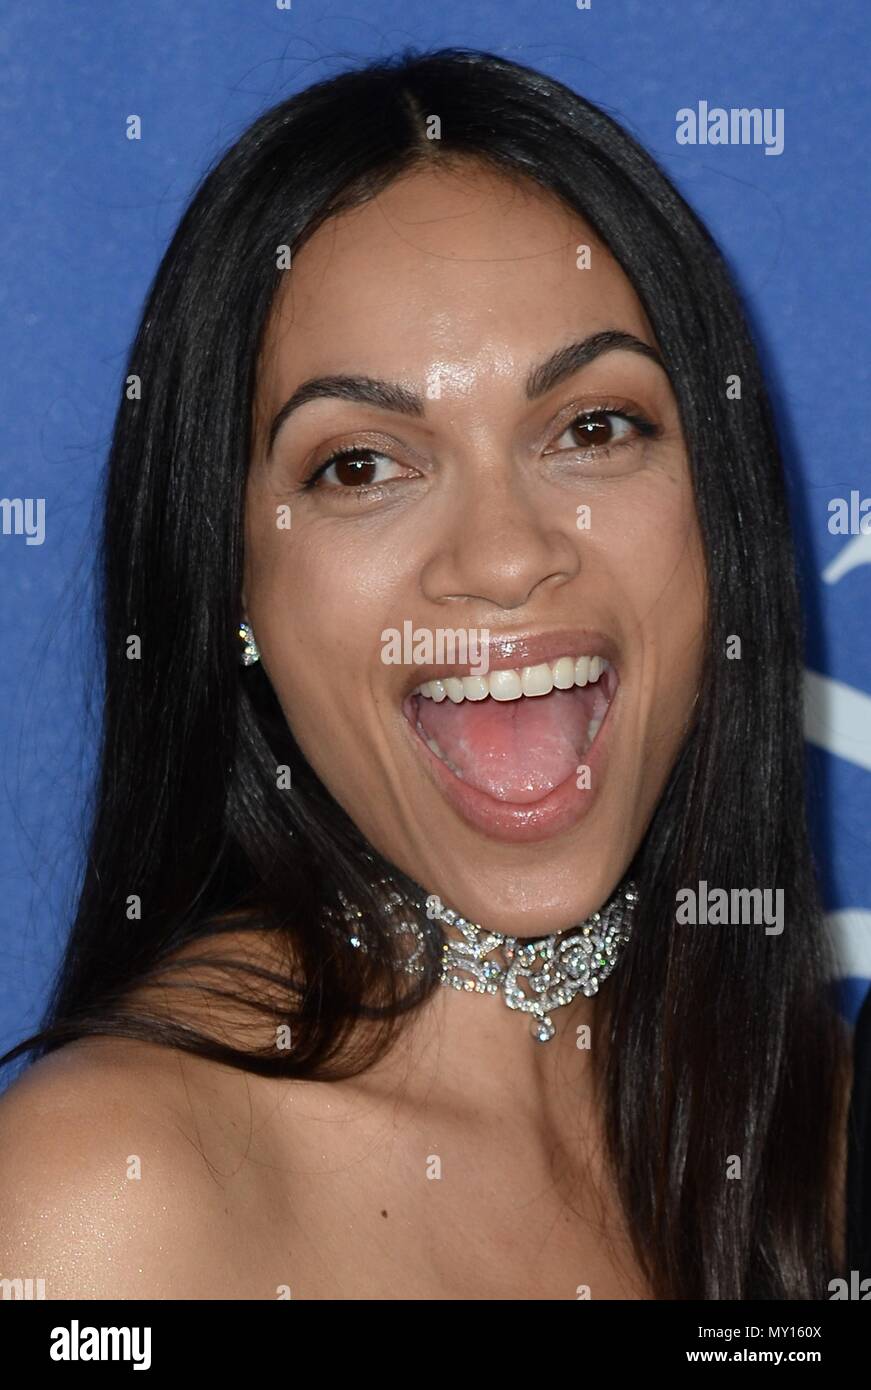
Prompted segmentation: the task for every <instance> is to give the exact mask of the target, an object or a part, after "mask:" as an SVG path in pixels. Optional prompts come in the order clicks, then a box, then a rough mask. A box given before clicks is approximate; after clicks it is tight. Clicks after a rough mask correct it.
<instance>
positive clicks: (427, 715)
mask: <svg viewBox="0 0 871 1390" xmlns="http://www.w3.org/2000/svg"><path fill="white" fill-rule="evenodd" d="M617 686H618V678H617V672H616V670H615V668H614V666H613V664H612V663H611V662H610V661H608V660H607V659H606V658H605V657H603V656H601V655H598V654H595V653H593V654H590V653H583V654H574V653H566V654H565V655H562V656H559V657H557V658H556V659H555V660H553V661H548V662H542V663H540V664H538V665H535V666H523V667H516V668H511V669H503V670H495V671H490V672H489V674H488V675H485V676H454V677H451V676H447V677H443V678H441V679H438V680H430V681H426V682H424V683H423V684H422V685H419V686H418V687H417V688H416V689H415V690H413V691H412V692H411V694H410V695H409V696H408V697H407V699H406V701H405V704H404V706H403V711H404V713H405V716H406V718H407V719H408V721H409V723H410V724H411V725H412V727H413V728H414V729H415V731H416V733H417V735H418V736H419V738H420V739H421V740H422V741H423V742H424V743H425V744H426V746H427V748H428V749H429V750H430V752H431V753H432V754H433V755H434V757H435V758H437V759H438V760H439V761H440V762H441V763H443V764H444V766H445V767H446V768H447V769H448V770H449V771H450V772H451V773H452V774H453V776H454V777H455V778H457V779H458V780H459V781H461V782H462V783H464V784H465V785H466V786H467V787H470V788H474V789H475V790H476V791H478V792H481V793H483V794H484V795H485V796H487V797H490V798H492V799H493V800H494V801H497V802H502V803H503V804H505V805H506V808H507V807H509V806H515V807H517V808H518V809H520V808H522V807H531V806H533V805H534V804H535V803H538V802H540V801H542V800H543V799H544V798H545V797H548V796H550V794H551V793H552V792H554V791H555V790H556V789H557V788H558V787H562V786H565V785H566V784H567V783H569V782H570V781H571V783H572V786H573V787H574V783H575V778H576V776H577V774H578V770H579V768H580V767H582V766H584V765H585V764H587V763H588V761H589V757H590V756H591V754H592V750H593V748H594V745H595V743H596V739H597V737H598V734H599V730H600V729H601V727H602V724H603V723H604V721H605V719H606V716H607V713H608V709H609V707H610V704H611V701H612V699H613V697H614V694H615V692H616V690H617ZM577 785H578V786H580V785H581V783H580V782H578V783H577Z"/></svg>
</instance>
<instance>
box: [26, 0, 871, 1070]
mask: <svg viewBox="0 0 871 1390" xmlns="http://www.w3.org/2000/svg"><path fill="white" fill-rule="evenodd" d="M286 2H287V0H186V3H185V4H183V5H180V4H179V3H178V0H84V3H78V2H77V0H67V3H66V4H64V5H63V6H62V7H58V6H42V5H33V4H30V3H26V0H6V3H5V5H4V7H3V11H2V15H0V63H2V80H0V141H2V148H0V177H2V209H3V216H2V219H0V249H2V264H3V275H2V280H0V298H2V306H3V313H2V322H0V355H2V372H0V401H2V410H0V419H2V431H3V439H2V454H0V468H2V474H0V478H2V481H0V494H2V497H3V498H5V499H9V502H10V503H12V504H14V503H15V499H18V501H19V502H20V503H21V506H20V507H18V506H17V504H16V505H9V506H5V507H3V508H2V512H0V522H2V531H0V581H2V594H3V603H2V605H0V653H2V657H0V708H2V711H3V725H2V736H0V737H2V742H0V1047H8V1046H10V1045H11V1043H12V1042H13V1041H15V1040H17V1039H18V1038H19V1037H20V1036H21V1035H22V1034H23V1032H24V1031H25V1030H29V1029H31V1028H32V1027H34V1026H35V1024H36V1022H37V1020H38V1016H39V1013H40V1010H41V1007H42V1005H43V1002H44V999H45V994H46V989H47V986H48V982H49V980H50V978H51V973H52V970H53V968H54V966H55V964H56V962H57V957H58V953H59V950H60V947H61V945H62V942H63V939H64V937H65V934H66V932H67V930H68V926H69V922H70V918H71V913H72V910H73V907H74V902H75V889H76V883H77V876H78V873H79V870H80V863H81V856H82V853H83V843H82V829H83V826H82V805H83V799H84V796H85V792H86V788H87V783H88V776H89V773H90V769H91V765H92V759H93V749H94V739H95V732H96V731H95V730H94V729H93V727H91V726H89V725H88V723H87V722H86V721H85V718H84V708H85V707H84V702H83V692H84V687H85V681H86V680H87V678H88V676H89V672H90V670H91V668H92V665H93V643H92V638H91V630H90V623H91V620H92V601H93V596H92V591H91V587H90V583H89V567H90V564H91V560H92V556H93V551H94V542H95V537H96V534H97V514H96V511H95V500H96V494H97V487H98V483H99V478H100V472H101V469H102V467H103V464H104V460H105V455H106V449H107V445H108V440H109V431H110V427H111V419H112V409H113V405H114V402H115V400H116V399H117V394H118V390H119V383H120V379H121V374H122V366H123V362H124V356H125V352H126V349H127V346H128V344H129V341H130V339H131V336H132V334H133V331H134V327H135V323H136V318H137V314H138V311H139V309H140V306H141V303H142V298H143V295H144V292H145V289H146V287H147V284H148V282H149V280H150V277H151V275H152V273H153V271H154V268H155V266H156V264H157V262H158V260H159V258H160V256H161V254H162V252H163V250H164V248H165V246H166V243H167V241H168V239H169V237H170V235H171V233H172V230H173V228H174V226H175V224H176V222H177V220H178V218H179V217H180V215H181V213H182V210H183V208H184V205H185V203H186V201H187V198H188V196H189V194H190V193H191V191H192V189H193V187H194V184H195V182H196V180H197V178H198V176H199V175H200V174H201V173H202V171H203V169H204V167H205V165H206V164H207V163H208V162H209V161H210V160H211V159H212V158H213V156H214V155H215V154H217V153H218V152H219V151H221V150H222V149H223V148H225V147H226V146H227V145H228V144H229V143H231V142H232V141H233V139H235V137H236V136H237V135H238V134H239V133H240V132H241V131H242V129H243V128H244V127H245V126H246V125H247V124H248V123H249V122H250V121H251V120H252V119H254V117H255V116H257V115H258V114H259V113H260V112H261V111H262V110H263V109H264V108H265V107H267V106H269V105H271V104H273V103H274V102H276V101H278V100H280V99H282V98H284V97H285V96H287V95H289V94H290V93H291V92H293V91H296V90H298V89H299V88H300V87H303V86H306V85H308V84H309V83H310V82H312V81H315V80H316V79H318V78H320V77H323V76H327V75H330V74H332V73H334V72H336V71H339V70H340V69H341V68H343V67H344V66H346V65H347V64H348V63H349V62H354V61H358V60H363V59H368V58H371V57H376V56H382V57H383V56H386V55H387V54H389V53H392V52H394V51H395V50H396V49H397V48H400V47H403V46H405V45H407V44H410V43H411V44H414V45H415V46H417V47H420V48H429V47H433V46H443V45H446V44H462V45H466V46H470V47H477V48H485V49H489V50H491V51H494V52H496V53H501V54H504V55H505V56H507V57H511V58H515V59H517V60H518V61H521V62H526V63H528V64H530V65H532V66H534V67H539V68H541V69H543V70H544V71H545V72H548V73H550V74H551V75H553V76H554V77H557V78H559V79H561V80H562V81H563V82H566V83H567V84H568V85H570V86H572V87H573V88H575V90H577V91H579V92H581V93H582V94H583V95H585V96H587V97H589V98H591V99H592V100H593V101H595V102H598V103H599V104H600V105H602V106H604V107H606V108H607V109H608V110H609V111H611V112H612V114H614V115H615V116H616V117H617V118H618V119H620V120H621V121H622V122H623V123H624V124H625V125H626V126H627V127H628V128H629V129H630V130H631V131H632V132H633V133H634V134H635V135H636V136H637V137H638V138H639V139H640V140H641V141H642V142H643V143H644V144H645V145H646V146H647V148H648V149H650V150H651V152H652V153H653V154H654V155H655V156H656V157H657V158H658V160H659V161H660V162H661V164H662V165H663V166H664V168H665V169H666V171H667V172H668V173H669V174H670V175H671V177H672V178H673V179H674V180H675V182H676V183H677V185H678V187H679V188H680V189H681V191H682V192H683V193H684V195H685V196H686V197H687V199H688V200H689V202H690V203H691V204H692V205H693V206H694V207H695V208H696V209H697V211H698V212H699V213H700V214H701V215H702V217H703V218H704V219H705V220H706V222H707V224H708V226H709V227H710V229H711V231H712V233H713V235H714V236H715V238H716V239H717V241H718V242H719V244H720V245H721V247H722V248H723V250H724V251H725V253H726V255H727V257H728V259H729V261H730V263H731V264H732V266H733V268H735V270H736V274H737V277H738V280H739V283H740V285H741V286H742V288H743V290H744V292H745V294H746V296H747V298H748V299H749V303H750V308H751V313H752V316H753V320H754V323H755V326H756V330H757V333H758V335H759V337H760V339H761V343H762V348H763V354H764V359H765V362H766V365H767V368H768V373H769V380H770V383H771V387H772V391H773V394H774V399H775V403H776V409H777V413H778V417H779V423H780V426H781V430H782V433H783V440H784V446H785V451H786V457H787V461H788V465H789V469H790V475H791V478H792V480H793V507H794V515H795V521H796V528H797V534H798V541H799V550H800V562H801V567H802V579H803V584H804V588H805V595H806V602H807V609H808V640H807V666H808V681H807V736H808V751H809V758H810V762H811V770H812V774H813V783H814V810H813V814H814V820H815V826H816V842H817V845H818V848H819V855H820V862H821V870H822V877H823V884H824V890H825V897H826V907H827V910H828V911H829V913H830V914H831V918H832V921H833V924H834V927H835V930H836V932H837V939H838V942H839V950H840V953H841V976H842V979H843V981H844V983H843V985H842V999H843V1004H844V1008H845V1011H846V1012H848V1013H850V1014H854V1013H855V1011H856V1010H857V1008H858V1005H859V1003H860V1001H861V998H862V996H863V994H864V991H865V990H866V988H867V987H868V983H869V979H871V867H869V866H871V815H869V809H871V644H869V625H868V617H867V615H868V611H869V607H871V534H868V535H863V534H862V532H861V529H860V528H859V524H858V522H859V518H860V517H861V516H862V515H863V513H862V512H861V510H860V508H861V504H862V502H863V501H864V500H866V499H871V464H869V438H871V391H869V356H868V352H867V336H868V322H869V303H868V300H869V294H868V286H869V283H871V266H869V246H871V240H869V236H868V231H867V228H868V221H869V211H871V207H869V203H871V196H869V194H871V181H869V174H868V163H867V147H866V144H867V142H866V140H865V138H864V132H866V131H867V129H868V122H869V117H871V100H869V93H871V77H869V65H868V63H867V62H863V61H857V59H858V58H860V56H861V55H862V54H863V53H865V54H867V52H868V42H869V38H871V8H869V6H868V4H867V0H834V3H833V0H800V3H796V0H728V3H723V0H590V4H589V6H588V7H586V8H581V7H580V5H579V4H576V3H575V0H537V3H534V4H530V3H519V2H518V0H499V3H487V2H486V0H475V3H474V4H473V5H467V4H462V3H461V2H460V0H443V3H441V4H439V5H430V4H425V3H421V0H365V3H364V2H363V0H341V2H339V0H336V2H335V3H334V2H333V0H324V2H323V3H316V2H315V0H292V4H291V5H289V7H287V8H285V4H286ZM582 3H583V0H581V4H582ZM700 102H706V103H707V107H708V109H709V111H713V109H714V108H716V107H722V108H726V109H730V108H739V107H759V108H762V109H766V108H767V109H769V110H770V111H771V112H772V113H776V112H777V111H781V112H782V121H783V148H782V151H780V152H779V153H772V154H767V153H766V149H765V146H764V145H763V144H756V145H754V144H738V143H735V144H715V143H710V142H709V143H706V144H701V143H697V144H683V143H679V142H678V140H677V132H678V129H679V127H680V125H681V124H682V123H683V122H682V120H680V119H678V115H677V113H678V112H679V111H680V110H681V109H683V108H691V109H692V110H693V111H695V112H698V109H699V103H700ZM130 115H138V116H139V117H140V118H141V121H142V138H141V139H140V140H130V139H128V138H127V118H128V117H129V116H130ZM772 148H776V146H772ZM851 495H852V500H853V518H852V521H853V530H852V531H849V530H848V531H846V532H844V533H838V532H837V531H835V530H833V529H832V525H831V524H830V523H832V524H833V523H834V513H833V512H832V511H831V510H830V509H831V508H832V507H833V506H837V499H843V502H844V504H845V508H847V507H848V506H849V503H850V500H851ZM39 499H44V531H43V530H42V529H41V527H40V509H39ZM28 503H29V507H30V509H28V505H27V504H28ZM0 506H2V503H0ZM867 514H868V516H869V526H871V502H869V504H868V509H867ZM849 524H850V518H849V516H848V517H847V525H848V526H849Z"/></svg>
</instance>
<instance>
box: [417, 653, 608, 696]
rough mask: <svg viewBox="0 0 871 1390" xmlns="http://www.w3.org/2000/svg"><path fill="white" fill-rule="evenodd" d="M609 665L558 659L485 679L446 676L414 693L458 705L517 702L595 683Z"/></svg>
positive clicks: (593, 659)
mask: <svg viewBox="0 0 871 1390" xmlns="http://www.w3.org/2000/svg"><path fill="white" fill-rule="evenodd" d="M609 665H610V663H609V662H607V661H606V660H605V658H604V657H603V656H578V657H574V656H561V657H558V658H557V660H556V661H550V662H543V663H542V664H541V665H540V666H521V667H518V668H516V669H515V670H510V671H491V672H490V673H489V675H486V676H447V677H446V678H445V679H444V680H435V681H426V682H425V684H424V685H419V686H418V688H417V690H416V691H415V692H414V694H416V695H423V696H425V698H426V699H427V700H435V701H436V703H438V702H439V701H441V700H444V699H445V697H447V698H448V699H449V700H453V702H454V704H455V705H458V704H459V703H460V701H461V700H486V698H487V696H488V695H492V696H493V699H494V700H519V699H520V697H521V696H522V695H549V694H550V692H551V691H552V690H553V689H554V687H556V689H557V690H570V689H571V687H572V686H573V685H588V684H589V683H590V682H591V681H597V680H598V679H599V677H600V676H601V674H602V672H603V671H607V670H608V668H609Z"/></svg>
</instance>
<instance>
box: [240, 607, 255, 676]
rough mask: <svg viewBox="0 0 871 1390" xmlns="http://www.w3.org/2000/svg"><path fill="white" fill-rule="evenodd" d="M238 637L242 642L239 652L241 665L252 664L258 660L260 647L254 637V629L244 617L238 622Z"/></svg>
mask: <svg viewBox="0 0 871 1390" xmlns="http://www.w3.org/2000/svg"><path fill="white" fill-rule="evenodd" d="M238 631H239V638H240V640H241V641H242V643H243V644H244V645H243V647H242V651H241V652H240V653H239V660H240V662H241V663H242V665H243V666H253V665H254V663H255V661H259V660H260V648H259V647H258V645H257V642H256V640H255V637H254V629H253V628H252V626H251V624H250V623H246V622H245V621H244V619H243V620H242V621H240V623H239V629H238Z"/></svg>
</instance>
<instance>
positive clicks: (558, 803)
mask: <svg viewBox="0 0 871 1390" xmlns="http://www.w3.org/2000/svg"><path fill="white" fill-rule="evenodd" d="M619 693H620V687H619V685H618V686H617V688H616V689H615V691H614V694H613V695H612V697H611V702H610V704H609V705H608V708H607V710H606V712H605V717H604V719H603V720H602V723H601V725H600V727H599V731H598V733H597V734H596V737H595V739H594V740H593V743H592V746H591V747H590V748H588V749H587V751H586V753H584V754H582V755H581V758H582V762H581V765H582V766H585V767H588V768H589V769H590V786H589V787H578V786H577V773H576V772H573V773H572V775H571V776H570V777H567V778H566V780H565V781H564V782H561V783H560V784H559V786H558V787H554V789H553V791H550V792H548V794H547V796H543V797H542V798H541V800H540V801H528V802H524V804H523V805H514V804H513V803H512V802H510V801H497V800H496V799H495V798H494V797H492V796H488V795H487V793H486V792H482V791H479V790H478V788H477V787H470V786H469V784H468V783H467V782H464V781H463V780H462V778H460V777H457V776H455V774H454V773H453V772H451V770H450V768H449V767H448V766H447V765H446V764H445V763H443V762H442V760H441V758H437V757H436V755H435V753H433V751H432V749H430V748H429V747H427V745H426V743H424V741H423V739H422V738H421V736H420V734H419V733H418V731H417V729H416V727H415V723H414V722H412V721H413V717H414V701H413V698H412V697H411V696H409V697H408V699H407V700H406V702H405V706H404V708H403V716H404V717H403V721H402V722H403V724H405V726H406V728H407V729H408V733H409V736H410V738H411V740H412V742H413V744H414V748H415V751H416V753H417V756H418V757H420V758H422V759H423V763H424V766H425V767H426V769H427V771H428V772H429V775H430V777H431V778H432V780H433V781H434V782H435V784H436V786H437V787H438V789H439V790H440V791H441V792H442V794H443V796H444V797H445V800H446V801H447V802H448V803H449V804H450V805H451V806H452V807H453V808H454V810H455V811H456V812H457V813H458V815H460V816H462V818H463V820H464V821H466V822H467V824H469V825H471V826H473V827H474V828H475V829H476V830H480V831H482V832H483V834H485V835H487V836H488V837H489V838H490V839H492V840H505V841H508V842H510V843H512V844H518V843H530V842H534V841H537V840H549V839H550V838H551V837H552V836H554V835H559V834H561V833H562V832H563V831H565V830H569V829H570V828H571V827H572V826H575V825H577V824H578V822H579V821H581V820H583V818H584V816H586V815H588V814H589V812H590V809H591V807H592V805H593V802H594V800H595V798H596V796H597V794H598V790H599V786H600V784H601V780H602V771H603V768H604V765H605V762H606V760H607V756H608V749H609V745H610V738H611V726H612V722H613V721H612V711H613V709H614V705H615V703H616V701H617V698H618V695H619ZM410 716H411V717H410Z"/></svg>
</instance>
